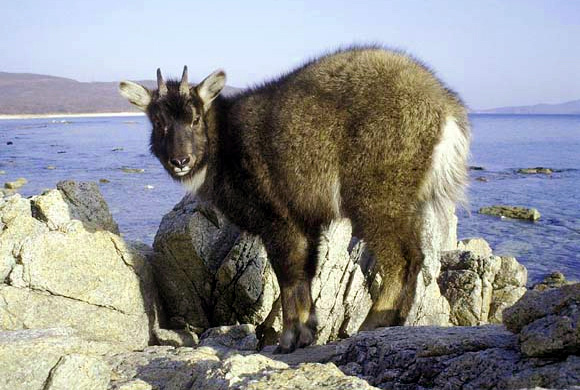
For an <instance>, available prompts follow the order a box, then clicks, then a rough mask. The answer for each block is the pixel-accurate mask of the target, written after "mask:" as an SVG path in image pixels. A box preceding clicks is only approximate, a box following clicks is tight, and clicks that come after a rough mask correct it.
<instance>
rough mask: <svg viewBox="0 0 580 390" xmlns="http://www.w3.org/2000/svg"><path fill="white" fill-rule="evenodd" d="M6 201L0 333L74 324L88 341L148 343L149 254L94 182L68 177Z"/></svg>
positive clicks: (0, 216) (151, 314)
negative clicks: (121, 228)
mask: <svg viewBox="0 0 580 390" xmlns="http://www.w3.org/2000/svg"><path fill="white" fill-rule="evenodd" d="M58 186H59V188H60V189H59V190H50V191H48V192H46V193H45V194H44V195H39V196H35V197H33V198H31V199H23V198H21V197H20V196H13V197H10V198H7V199H6V200H3V203H2V204H1V205H0V221H1V223H2V224H3V225H4V228H3V229H2V231H1V232H0V238H1V239H0V271H1V272H2V276H3V278H2V281H3V283H0V330H20V329H38V328H49V327H55V326H56V327H72V328H74V329H77V330H78V332H79V336H82V337H85V338H86V339H87V340H100V341H114V342H117V343H119V345H120V346H122V347H124V348H127V349H138V348H143V347H144V346H146V345H148V344H149V342H150V340H151V338H150V337H151V336H150V333H151V328H152V327H153V324H154V322H155V321H157V317H158V313H156V312H155V309H156V308H157V307H158V306H157V304H156V298H155V296H156V288H155V285H154V282H153V277H152V272H151V269H150V266H149V264H148V263H147V261H146V260H145V258H144V256H143V255H142V254H141V253H140V252H139V251H137V250H135V249H133V248H132V247H130V246H127V245H126V244H125V242H124V241H123V240H122V239H121V238H120V237H119V236H118V235H116V234H114V233H112V232H111V231H110V230H116V229H117V227H116V224H115V223H114V221H113V220H112V217H111V215H110V213H109V211H108V208H107V207H106V203H105V202H104V200H103V198H102V196H101V195H100V193H99V192H98V187H97V186H96V185H95V184H94V183H93V184H90V183H74V182H61V183H59V184H58Z"/></svg>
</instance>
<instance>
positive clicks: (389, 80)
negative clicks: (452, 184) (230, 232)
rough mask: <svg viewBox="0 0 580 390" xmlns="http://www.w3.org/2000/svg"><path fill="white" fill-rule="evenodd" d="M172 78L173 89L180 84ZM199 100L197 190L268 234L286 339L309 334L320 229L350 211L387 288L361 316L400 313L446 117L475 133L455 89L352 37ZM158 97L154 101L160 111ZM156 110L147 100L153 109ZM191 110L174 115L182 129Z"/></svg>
mask: <svg viewBox="0 0 580 390" xmlns="http://www.w3.org/2000/svg"><path fill="white" fill-rule="evenodd" d="M200 85H202V84H200ZM168 87H169V91H170V94H171V90H172V89H175V85H172V84H169V85H168ZM198 88H200V87H199V86H198ZM192 91H193V90H192ZM193 95H195V94H193ZM195 99H196V98H195V97H193V98H192V106H194V107H197V109H196V110H194V111H195V112H197V113H200V114H201V115H202V117H203V121H202V124H201V125H200V126H199V127H198V128H196V127H195V126H194V127H193V132H194V133H199V132H200V129H202V128H203V129H204V135H205V137H206V138H207V143H205V140H204V139H203V138H205V137H198V138H195V137H193V138H192V140H191V142H190V145H189V146H187V150H188V153H191V150H194V149H195V148H200V149H203V152H202V153H201V154H202V155H203V156H205V157H204V158H206V159H207V161H206V162H204V163H205V164H206V165H207V177H206V180H205V182H204V183H203V186H202V187H201V188H200V191H199V195H200V196H202V197H206V198H210V199H211V200H213V202H214V203H215V204H216V205H217V207H218V208H220V209H221V210H222V211H223V212H224V214H225V215H226V216H227V217H228V218H229V219H230V220H231V221H232V222H233V223H235V224H237V225H238V226H240V227H241V228H242V229H245V230H247V231H249V232H251V233H254V234H258V235H260V236H261V238H262V240H263V242H264V245H265V247H266V250H267V253H268V256H269V258H270V261H271V263H272V265H273V267H274V270H275V271H276V275H277V276H278V281H279V284H280V286H281V289H282V306H283V312H284V333H283V336H282V338H281V340H280V349H281V350H282V351H283V352H288V351H291V350H293V349H294V348H296V347H297V346H298V347H299V346H303V345H308V344H310V343H311V342H312V340H313V328H314V327H315V326H316V320H315V313H314V311H313V305H312V300H311V297H310V281H311V279H312V277H313V274H314V271H315V269H316V266H317V245H318V239H319V235H320V231H321V229H323V228H324V227H325V226H328V225H329V224H330V222H331V221H332V220H333V219H336V218H338V217H348V218H350V219H351V221H352V224H353V228H354V232H355V234H356V235H357V236H359V237H361V238H364V239H365V240H366V241H367V243H368V245H369V248H370V249H371V251H372V252H373V254H374V256H375V257H376V258H377V260H378V264H379V265H380V272H381V274H382V277H383V282H384V284H383V285H384V288H383V293H382V299H381V300H380V301H379V302H377V304H376V305H375V307H374V313H375V314H374V315H372V316H371V317H369V320H367V323H366V326H367V327H373V326H376V325H379V324H380V325H389V324H398V323H400V322H401V320H402V319H403V318H404V317H405V315H406V313H407V311H408V310H409V308H410V302H411V301H412V298H413V291H414V286H415V279H416V276H417V273H418V271H419V269H420V265H421V261H422V257H421V249H420V247H419V238H418V235H419V229H420V223H421V222H420V219H419V217H418V207H419V205H420V202H421V201H423V199H421V196H422V195H421V188H422V185H424V183H425V180H426V177H427V175H428V173H429V169H430V167H431V163H432V161H431V160H432V155H433V150H434V148H435V146H436V144H437V143H438V142H439V141H440V138H441V133H442V129H443V126H444V124H445V121H446V119H447V118H448V117H454V118H455V119H456V122H457V123H458V125H459V127H460V128H461V131H463V132H464V133H465V135H466V136H467V134H468V126H467V117H466V111H465V108H464V107H463V105H462V103H461V102H460V100H459V99H458V98H457V97H456V95H455V94H454V93H453V92H451V91H450V90H448V89H446V88H445V87H444V86H443V85H442V84H441V82H439V81H438V80H437V79H436V78H435V77H434V76H433V74H432V73H431V72H430V71H429V70H428V69H427V68H425V67H424V66H423V65H421V64H420V63H418V62H416V61H414V60H412V59H410V58H409V57H407V56H405V55H403V54H401V53H397V52H392V51H387V50H383V49H379V48H354V49H349V50H344V51H339V52H337V53H334V54H331V55H327V56H324V57H321V58H319V59H316V60H314V61H311V62H310V63H308V64H306V65H304V66H303V67H301V68H300V69H297V70H296V71H294V72H292V73H289V74H287V75H285V76H282V77H281V78H279V79H278V80H276V81H273V82H270V83H268V84H265V85H263V86H260V87H257V88H254V89H250V90H248V91H245V92H243V93H241V94H239V95H237V96H233V97H230V98H224V97H217V98H216V100H215V101H214V102H213V103H212V104H211V105H210V106H209V108H208V109H207V110H203V109H201V108H200V107H201V106H200V104H199V103H195V101H196V100H195ZM163 104H164V103H163V101H161V102H156V101H153V102H152V103H151V104H150V106H151V107H157V106H159V107H161V108H159V109H160V110H161V111H163ZM157 109H158V108H155V109H149V110H148V111H147V112H148V113H149V115H150V117H151V115H152V112H156V110H157ZM152 119H154V118H152ZM154 120H156V119H154ZM188 121H190V119H189V118H188V119H187V120H185V121H178V123H170V124H169V126H170V127H172V128H173V127H175V128H179V129H180V130H176V132H177V133H178V134H183V132H184V130H183V126H184V125H187V123H188ZM154 133H155V129H154ZM188 134H189V133H188ZM182 139H183V137H181V138H180V142H184V141H183V140H182ZM152 142H159V141H155V140H154V141H152ZM169 143H171V142H169ZM158 146H159V145H158ZM155 147H156V146H155V145H154V146H153V147H152V149H153V150H154V149H155ZM166 152H167V153H168V155H169V157H171V155H172V154H173V156H175V154H179V153H181V152H179V151H175V150H173V151H172V150H166ZM162 158H163V159H166V158H167V156H165V155H163V156H161V157H160V159H162ZM162 163H164V165H166V163H165V162H163V161H162ZM166 167H167V166H166ZM198 169H199V167H196V170H198ZM168 170H169V172H170V173H171V174H172V172H171V170H170V169H168ZM463 170H464V167H459V171H460V173H462V172H463ZM194 171H195V170H194ZM194 171H192V172H194ZM179 180H184V178H179ZM458 185H461V183H460V182H458ZM377 313H378V314H377Z"/></svg>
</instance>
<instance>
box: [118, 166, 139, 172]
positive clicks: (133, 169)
mask: <svg viewBox="0 0 580 390" xmlns="http://www.w3.org/2000/svg"><path fill="white" fill-rule="evenodd" d="M121 170H122V171H123V172H125V173H144V172H145V169H143V168H129V167H123V168H121Z"/></svg>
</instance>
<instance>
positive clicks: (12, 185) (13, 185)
mask: <svg viewBox="0 0 580 390" xmlns="http://www.w3.org/2000/svg"><path fill="white" fill-rule="evenodd" d="M26 183H28V180H26V179H25V178H23V177H21V178H19V179H16V180H15V181H7V182H6V183H4V188H6V189H9V190H17V189H19V188H20V187H22V186H23V185H25V184H26Z"/></svg>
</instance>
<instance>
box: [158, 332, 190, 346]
mask: <svg viewBox="0 0 580 390" xmlns="http://www.w3.org/2000/svg"><path fill="white" fill-rule="evenodd" d="M154 333H155V338H156V339H157V343H158V344H159V345H170V346H172V347H194V346H196V345H197V344H198V343H199V338H198V336H197V334H195V333H194V332H190V331H187V330H175V329H154Z"/></svg>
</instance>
